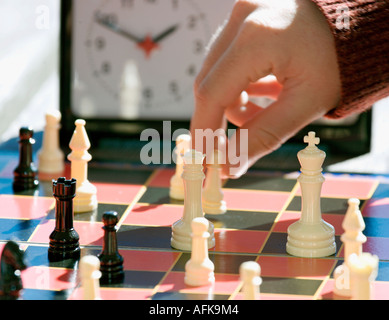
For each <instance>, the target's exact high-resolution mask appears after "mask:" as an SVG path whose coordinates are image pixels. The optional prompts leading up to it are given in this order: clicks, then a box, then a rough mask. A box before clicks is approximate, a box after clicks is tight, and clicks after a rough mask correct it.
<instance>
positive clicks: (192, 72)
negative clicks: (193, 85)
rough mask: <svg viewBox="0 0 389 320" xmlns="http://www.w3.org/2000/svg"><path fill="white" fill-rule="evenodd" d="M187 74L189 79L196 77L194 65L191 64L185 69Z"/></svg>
mask: <svg viewBox="0 0 389 320" xmlns="http://www.w3.org/2000/svg"><path fill="white" fill-rule="evenodd" d="M187 73H188V75H189V76H191V77H194V76H196V66H195V65H194V64H191V65H190V66H189V67H188V69H187Z"/></svg>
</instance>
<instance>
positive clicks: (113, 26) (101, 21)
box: [95, 15, 142, 43]
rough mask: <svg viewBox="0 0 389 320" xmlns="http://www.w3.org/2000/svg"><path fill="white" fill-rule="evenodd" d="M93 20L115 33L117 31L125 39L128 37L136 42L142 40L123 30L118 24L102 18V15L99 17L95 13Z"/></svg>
mask: <svg viewBox="0 0 389 320" xmlns="http://www.w3.org/2000/svg"><path fill="white" fill-rule="evenodd" d="M95 21H96V22H97V23H98V24H100V25H102V26H103V27H106V28H108V29H109V30H111V31H112V32H115V33H117V34H119V35H121V36H124V37H126V38H127V39H130V40H132V41H134V42H136V43H139V42H141V41H142V39H140V38H138V37H137V36H134V35H133V34H131V33H130V32H127V31H124V30H123V29H121V28H120V27H119V26H118V25H116V24H114V23H112V22H110V21H108V19H104V17H99V16H98V15H96V18H95Z"/></svg>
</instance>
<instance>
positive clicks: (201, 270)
mask: <svg viewBox="0 0 389 320" xmlns="http://www.w3.org/2000/svg"><path fill="white" fill-rule="evenodd" d="M208 228H209V222H208V220H207V219H205V218H195V219H193V221H192V253H191V258H190V260H189V261H188V262H187V263H186V264H185V278H184V282H185V284H187V285H189V286H205V285H210V284H213V283H214V282H215V274H214V269H215V267H214V264H213V262H212V261H211V260H210V259H209V257H208V238H209V232H208Z"/></svg>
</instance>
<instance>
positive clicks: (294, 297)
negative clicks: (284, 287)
mask: <svg viewBox="0 0 389 320" xmlns="http://www.w3.org/2000/svg"><path fill="white" fill-rule="evenodd" d="M259 299H260V300H312V296H302V295H288V294H274V293H260V294H259ZM233 300H245V298H244V295H243V293H238V294H237V295H236V296H235V297H234V299H233Z"/></svg>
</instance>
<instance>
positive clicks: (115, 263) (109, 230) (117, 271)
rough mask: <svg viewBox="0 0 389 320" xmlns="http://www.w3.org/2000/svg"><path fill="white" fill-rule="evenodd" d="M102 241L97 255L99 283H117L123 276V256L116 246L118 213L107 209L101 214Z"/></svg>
mask: <svg viewBox="0 0 389 320" xmlns="http://www.w3.org/2000/svg"><path fill="white" fill-rule="evenodd" d="M103 223H104V227H103V230H104V243H103V250H102V252H101V253H100V254H99V255H98V258H99V259H100V271H101V278H100V282H101V283H117V282H121V281H122V280H123V278H124V271H123V257H122V256H121V255H120V254H119V251H118V246H117V235H116V231H117V226H116V225H117V223H118V214H117V212H115V211H108V212H105V213H104V214H103Z"/></svg>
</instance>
